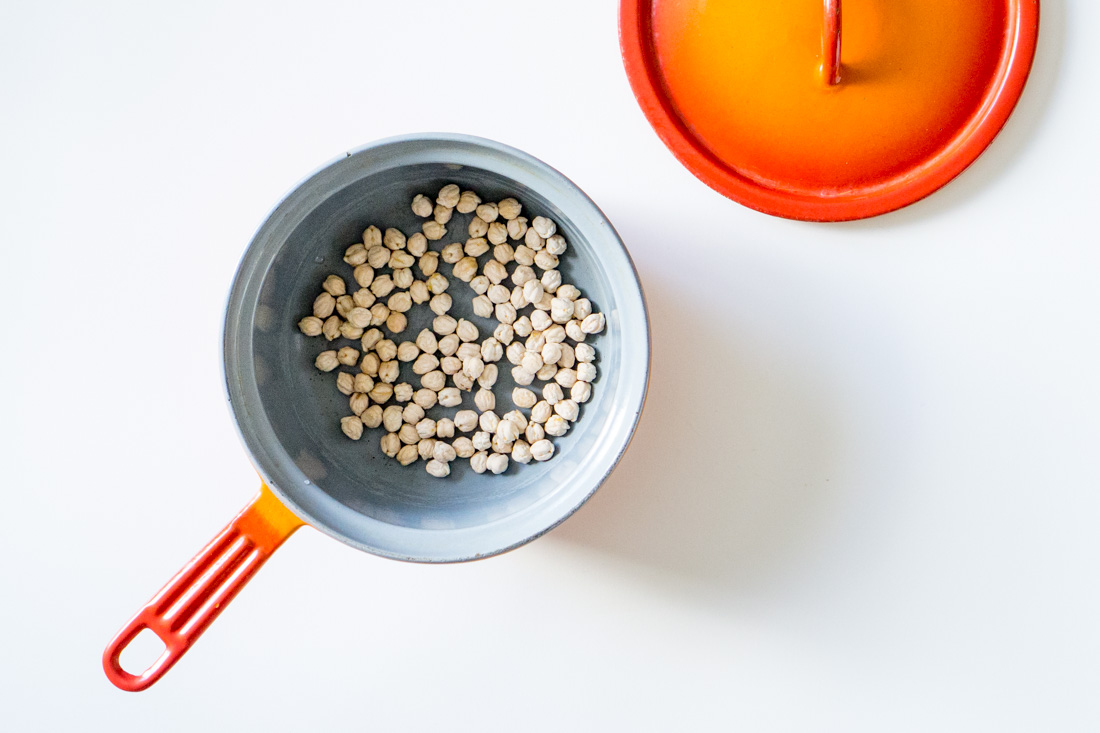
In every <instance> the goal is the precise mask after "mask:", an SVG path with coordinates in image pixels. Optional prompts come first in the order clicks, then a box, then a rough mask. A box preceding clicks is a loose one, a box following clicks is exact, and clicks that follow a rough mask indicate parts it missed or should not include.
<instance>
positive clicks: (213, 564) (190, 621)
mask: <svg viewBox="0 0 1100 733" xmlns="http://www.w3.org/2000/svg"><path fill="white" fill-rule="evenodd" d="M302 524H303V522H302V520H300V519H299V518H298V517H297V516H295V515H294V514H293V513H292V512H291V511H290V510H289V509H287V508H286V507H285V506H284V505H283V504H282V503H281V502H280V501H279V500H278V499H277V498H275V495H274V494H272V493H271V491H270V490H269V489H268V488H267V487H266V486H263V487H262V488H261V489H260V493H259V494H257V495H256V497H255V498H254V499H253V500H252V501H251V502H250V503H249V504H248V506H246V507H245V508H244V510H242V511H241V513H240V514H238V515H237V516H236V517H235V518H234V519H233V521H231V522H230V523H229V524H228V525H227V526H226V528H225V529H224V530H222V531H221V532H220V533H219V534H218V536H217V537H215V538H214V539H213V540H212V541H211V542H210V544H208V545H207V546H206V547H204V548H203V549H202V551H201V552H199V554H198V555H196V556H195V557H194V558H193V559H192V560H191V562H189V563H188V564H187V565H185V566H184V568H183V569H182V570H181V571H180V572H179V573H177V574H176V576H175V577H174V578H172V580H170V581H169V582H168V584H167V585H166V586H164V588H162V589H161V591H160V592H159V593H157V594H156V595H155V596H153V598H152V600H150V601H149V602H148V603H147V604H145V606H144V607H143V608H142V609H141V610H140V611H139V612H138V613H137V615H135V616H134V617H133V618H132V619H130V621H129V623H127V624H126V625H125V626H124V627H122V630H121V631H119V632H118V634H117V635H116V636H115V638H114V639H112V640H111V643H110V644H108V645H107V649H106V650H105V651H104V652H103V669H104V671H105V672H106V673H107V677H108V679H110V680H111V682H112V683H114V684H115V686H117V687H119V688H121V689H123V690H127V691H129V692H137V691H139V690H144V689H145V688H147V687H149V686H150V685H152V684H153V683H154V682H156V681H157V680H159V679H160V678H161V677H163V676H164V673H165V672H167V671H168V670H169V669H171V667H172V665H174V664H175V663H176V662H178V661H179V659H180V657H182V656H183V655H184V653H185V652H186V651H187V650H188V649H190V648H191V645H192V644H194V643H195V640H196V639H198V637H199V636H200V635H201V634H202V632H203V631H205V630H206V628H207V627H208V626H209V625H210V624H211V622H213V620H214V619H215V618H217V617H218V614H219V613H221V612H222V610H223V609H224V608H225V606H226V604H228V603H229V601H231V600H233V598H234V596H236V595H237V593H238V592H240V590H241V588H243V587H244V585H245V583H247V582H248V580H249V579H250V578H251V577H252V576H253V575H254V574H255V573H256V571H257V570H259V569H260V567H261V566H262V565H263V564H264V562H266V561H267V559H268V558H269V557H270V556H271V554H272V553H273V552H275V550H276V549H278V548H279V546H280V545H281V544H283V542H284V541H285V540H286V538H287V537H289V536H290V535H292V534H293V533H294V531H295V530H296V529H298V528H299V527H301V526H302ZM143 629H149V630H151V631H152V632H154V633H155V634H156V635H157V636H158V637H160V640H161V641H162V642H163V643H164V647H165V649H164V653H163V654H162V655H161V656H160V658H159V659H157V661H156V662H154V663H153V665H152V666H151V667H149V669H147V670H145V671H144V672H142V673H141V674H136V675H135V674H131V673H130V672H127V671H126V670H124V669H123V668H122V665H121V664H120V663H119V657H120V655H121V654H122V651H123V649H125V648H126V646H127V645H128V644H129V643H130V642H131V641H133V640H134V638H135V637H136V636H137V635H138V634H139V633H140V632H141V631H142V630H143Z"/></svg>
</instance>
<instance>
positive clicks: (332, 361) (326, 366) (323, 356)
mask: <svg viewBox="0 0 1100 733" xmlns="http://www.w3.org/2000/svg"><path fill="white" fill-rule="evenodd" d="M313 363H314V365H315V366H316V367H317V368H318V369H320V370H321V371H322V372H331V371H332V370H333V369H335V368H336V367H338V366H340V359H339V358H338V357H337V356H336V352H335V351H322V352H321V353H320V354H318V355H317V358H316V359H314V361H313Z"/></svg>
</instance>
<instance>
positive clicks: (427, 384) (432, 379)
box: [420, 369, 447, 392]
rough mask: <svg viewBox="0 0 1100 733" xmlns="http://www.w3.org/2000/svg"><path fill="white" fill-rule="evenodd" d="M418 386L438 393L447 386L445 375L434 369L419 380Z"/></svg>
mask: <svg viewBox="0 0 1100 733" xmlns="http://www.w3.org/2000/svg"><path fill="white" fill-rule="evenodd" d="M420 386H421V387H424V388H425V389H430V390H432V391H433V392H438V391H439V390H441V389H443V388H444V387H446V386H447V375H446V374H444V373H443V372H442V371H440V370H438V369H436V370H434V371H431V372H428V373H427V374H425V375H424V376H423V377H421V378H420Z"/></svg>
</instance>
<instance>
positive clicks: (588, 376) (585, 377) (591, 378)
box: [577, 361, 596, 382]
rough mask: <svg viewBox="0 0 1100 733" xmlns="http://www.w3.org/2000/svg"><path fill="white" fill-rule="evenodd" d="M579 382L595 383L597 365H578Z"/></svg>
mask: <svg viewBox="0 0 1100 733" xmlns="http://www.w3.org/2000/svg"><path fill="white" fill-rule="evenodd" d="M577 381H579V382H595V381H596V365H595V364H593V363H592V362H590V361H586V362H581V363H580V364H578V365H577Z"/></svg>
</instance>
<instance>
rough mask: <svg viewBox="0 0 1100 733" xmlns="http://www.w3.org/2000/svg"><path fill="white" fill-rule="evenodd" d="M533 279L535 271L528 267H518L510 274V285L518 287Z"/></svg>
mask: <svg viewBox="0 0 1100 733" xmlns="http://www.w3.org/2000/svg"><path fill="white" fill-rule="evenodd" d="M534 279H535V271H534V270H532V269H531V268H530V267H529V266H528V265H520V266H519V267H517V268H516V269H515V271H513V272H512V284H513V285H519V286H520V287H522V286H524V285H526V284H527V282H528V281H529V280H534Z"/></svg>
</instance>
